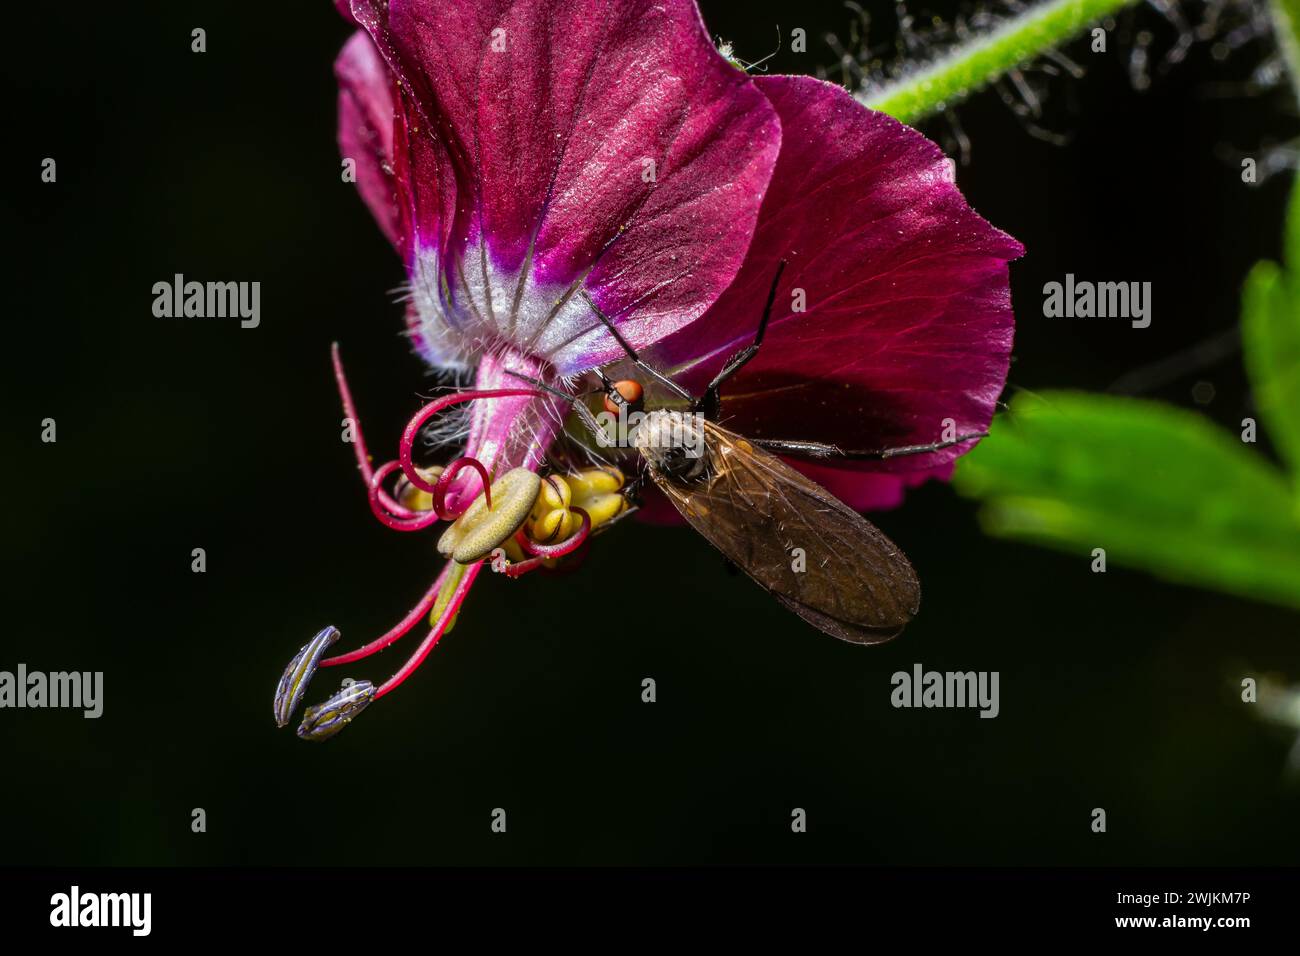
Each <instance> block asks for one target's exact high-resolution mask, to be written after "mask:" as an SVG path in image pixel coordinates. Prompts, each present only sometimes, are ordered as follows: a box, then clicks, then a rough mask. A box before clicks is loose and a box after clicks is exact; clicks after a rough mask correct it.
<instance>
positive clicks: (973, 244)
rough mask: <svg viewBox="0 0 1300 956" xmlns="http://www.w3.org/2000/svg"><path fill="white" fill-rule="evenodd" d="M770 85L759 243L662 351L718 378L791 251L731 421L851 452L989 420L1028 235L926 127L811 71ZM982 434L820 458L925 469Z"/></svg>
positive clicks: (736, 386) (869, 491)
mask: <svg viewBox="0 0 1300 956" xmlns="http://www.w3.org/2000/svg"><path fill="white" fill-rule="evenodd" d="M757 83H758V85H759V87H760V89H762V90H763V92H764V93H766V94H767V96H768V98H769V99H770V100H771V102H772V105H773V106H775V107H776V110H777V113H778V114H779V115H780V118H781V124H782V130H783V134H782V149H781V156H780V159H779V161H778V163H777V168H776V171H775V173H774V174H773V176H772V181H771V184H770V185H769V187H768V190H767V195H766V197H765V199H764V202H763V208H762V212H761V213H760V216H759V224H758V228H757V230H756V231H755V234H754V241H753V243H752V245H751V248H750V252H749V256H748V257H747V258H746V260H745V265H744V267H743V268H742V269H741V272H740V274H739V275H738V276H737V277H736V281H735V282H734V283H732V285H731V287H730V288H729V289H728V290H727V291H726V293H724V294H723V296H722V297H721V298H719V299H718V301H717V302H715V303H714V305H713V307H712V308H710V309H709V311H708V312H707V313H706V314H705V315H704V317H703V318H701V319H700V320H699V321H697V322H696V323H694V324H692V325H691V326H689V327H687V328H685V329H683V330H682V331H680V332H678V333H677V334H675V335H674V336H672V337H671V338H669V339H667V340H665V341H664V342H662V343H660V344H659V345H658V346H656V347H655V349H654V350H653V355H654V358H655V359H656V361H657V362H658V363H659V364H660V366H661V367H667V366H678V367H679V368H682V369H684V370H685V371H686V374H685V376H684V378H685V381H686V382H687V383H688V384H689V387H691V388H693V389H695V390H697V391H698V390H700V389H702V388H703V386H704V385H705V384H706V383H707V382H708V380H709V379H710V378H711V377H712V375H713V374H714V373H715V372H716V371H717V370H718V368H720V367H721V365H722V364H723V362H724V361H725V360H726V359H727V358H728V357H729V356H730V355H731V354H733V353H734V352H736V351H739V350H740V349H742V348H744V347H745V346H747V345H749V344H750V342H751V341H752V340H753V336H754V332H755V329H756V328H757V324H758V321H759V318H760V316H761V315H762V310H763V304H764V302H765V300H766V297H767V294H768V290H769V288H770V286H771V282H772V278H773V276H774V274H775V272H776V268H777V263H778V262H779V261H780V260H781V259H783V258H784V259H786V260H788V263H789V264H788V266H787V268H786V270H785V274H784V276H783V278H782V281H781V288H780V291H779V292H778V295H777V298H776V307H775V309H774V311H773V314H772V320H771V325H770V326H769V328H768V333H767V338H766V341H765V342H764V344H763V346H762V349H761V351H760V352H759V355H758V357H757V358H756V359H754V360H753V361H752V362H750V363H749V365H748V366H746V367H745V369H744V370H743V371H742V372H740V373H739V374H738V375H736V377H735V378H733V379H731V380H730V382H728V383H727V385H726V386H724V389H723V403H722V410H723V422H724V424H726V426H727V427H728V428H732V429H734V430H736V431H738V432H741V433H742V434H747V435H750V436H760V437H768V438H784V439H803V440H808V441H820V442H828V443H832V444H836V445H839V446H840V447H842V448H849V449H882V448H891V447H899V446H903V445H917V444H925V443H930V442H934V441H938V440H939V439H940V438H941V437H943V429H944V419H949V418H950V419H952V420H953V424H954V426H955V433H956V434H965V433H970V432H976V433H978V432H982V431H983V430H984V429H985V428H986V427H987V426H988V423H989V421H990V419H991V418H992V416H993V411H994V405H995V402H996V400H997V398H998V395H999V394H1000V393H1001V391H1002V388H1003V384H1004V382H1005V380H1006V374H1007V367H1008V363H1009V359H1010V352H1011V340H1012V332H1013V317H1012V312H1011V302H1010V292H1009V287H1008V278H1007V261H1008V260H1009V259H1013V258H1015V257H1017V256H1019V255H1020V254H1021V253H1022V252H1023V249H1022V247H1021V246H1020V244H1019V243H1017V242H1016V241H1015V240H1014V239H1012V238H1011V237H1010V236H1007V235H1006V234H1004V233H1002V232H1000V231H998V230H997V229H995V228H993V227H992V226H991V225H989V224H988V223H987V222H985V221H984V220H983V219H981V218H980V217H979V216H978V215H976V214H975V213H974V212H973V211H972V210H971V209H970V207H969V206H968V205H967V204H966V201H965V199H963V198H962V195H961V193H960V192H959V191H958V189H957V187H956V185H954V183H953V172H952V164H951V163H950V162H949V161H948V160H947V159H946V158H945V157H944V156H943V154H942V152H941V151H940V150H939V148H938V147H937V146H935V145H934V144H933V143H931V142H930V141H929V140H927V139H925V137H923V136H922V135H921V134H920V133H918V132H916V131H915V130H912V129H909V128H908V127H906V126H903V125H902V124H900V123H898V122H897V121H895V120H893V119H891V118H889V117H888V116H885V115H883V114H880V113H874V112H872V111H870V110H867V109H866V108H864V107H863V106H861V105H860V104H858V103H857V102H855V101H854V100H853V99H852V98H851V97H850V96H849V95H848V94H847V93H845V92H844V90H842V89H840V88H839V87H836V86H832V85H830V84H828V83H823V82H821V81H818V80H815V79H812V78H809V77H788V76H773V77H762V78H759V79H758V80H757ZM795 289H802V290H804V293H805V295H806V300H807V301H806V311H804V312H802V313H798V312H793V311H792V303H793V290H795ZM969 448H970V445H969V444H966V445H961V446H956V447H951V448H948V449H945V450H943V451H939V452H934V453H930V454H926V455H918V456H911V457H900V458H895V459H891V460H889V461H885V462H865V463H854V464H847V463H842V462H841V463H837V464H829V463H827V464H821V463H819V464H818V465H817V470H818V471H819V473H820V474H821V476H822V478H823V479H824V480H825V481H826V482H827V483H829V484H837V483H836V481H835V480H834V476H835V475H836V473H841V474H842V473H846V472H847V473H849V474H850V475H851V474H852V473H854V472H862V471H871V472H891V473H898V472H903V473H913V474H916V473H925V472H929V471H931V470H932V469H934V468H936V467H938V466H943V465H945V464H947V463H949V462H952V461H953V460H954V459H955V458H956V457H957V456H958V455H960V454H961V453H963V452H964V451H966V450H968V449H969ZM852 487H853V483H852V479H850V481H849V484H848V485H847V486H838V490H840V491H841V493H842V494H844V495H845V498H846V500H849V501H850V502H851V503H855V504H856V503H858V501H859V500H862V501H870V500H878V499H882V498H884V499H888V498H889V497H890V491H889V490H888V489H884V488H881V487H877V486H876V485H874V484H871V485H863V487H862V490H861V491H860V492H855V491H853V490H852ZM893 490H894V492H897V493H901V488H899V487H895V488H894V489H893Z"/></svg>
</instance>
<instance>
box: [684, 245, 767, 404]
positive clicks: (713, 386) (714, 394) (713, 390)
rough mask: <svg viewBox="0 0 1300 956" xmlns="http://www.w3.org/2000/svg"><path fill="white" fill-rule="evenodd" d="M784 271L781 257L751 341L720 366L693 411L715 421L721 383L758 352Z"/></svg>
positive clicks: (719, 400) (720, 400) (720, 402)
mask: <svg viewBox="0 0 1300 956" xmlns="http://www.w3.org/2000/svg"><path fill="white" fill-rule="evenodd" d="M784 271H785V260H784V259H782V260H781V261H780V262H779V263H777V267H776V275H774V276H773V277H772V288H771V289H769V290H768V293H767V304H766V305H765V306H763V317H762V318H761V319H759V321H758V332H756V333H755V334H754V341H753V343H752V344H751V345H749V347H748V348H746V349H744V350H743V351H740V352H737V353H736V354H735V355H733V356H732V357H731V358H729V359H728V360H727V364H726V365H724V366H723V367H722V371H720V372H719V373H718V374H717V375H715V376H714V377H713V381H712V382H710V383H709V387H708V388H706V389H705V390H704V394H703V395H701V396H700V397H699V398H698V399H696V400H695V402H694V403H693V404H692V406H691V408H692V410H693V411H697V412H700V413H701V414H703V415H704V417H705V418H707V419H708V420H709V421H711V422H716V421H717V420H718V415H719V414H720V412H721V411H722V395H721V389H722V384H723V383H724V382H725V381H726V380H727V379H729V378H731V376H733V375H735V374H736V373H737V372H739V371H740V370H741V369H742V368H744V367H745V364H746V363H747V362H748V361H749V360H750V359H752V358H753V357H754V356H755V355H757V354H758V349H759V346H761V345H762V344H763V335H764V334H765V333H766V332H767V323H768V321H769V320H770V319H771V318H772V305H773V303H775V302H776V290H777V287H778V286H779V285H780V284H781V273H783V272H784Z"/></svg>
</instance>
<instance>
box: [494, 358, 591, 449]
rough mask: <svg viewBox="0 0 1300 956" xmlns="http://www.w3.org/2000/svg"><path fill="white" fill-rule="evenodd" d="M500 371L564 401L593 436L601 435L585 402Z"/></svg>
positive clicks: (529, 378)
mask: <svg viewBox="0 0 1300 956" xmlns="http://www.w3.org/2000/svg"><path fill="white" fill-rule="evenodd" d="M502 371H504V372H505V373H506V374H507V375H509V376H511V377H512V378H517V379H520V380H521V381H524V382H527V383H528V384H529V385H531V386H533V387H534V388H540V389H541V390H542V391H544V392H547V393H548V394H550V395H554V396H555V397H556V398H561V399H563V400H564V401H566V402H568V403H569V405H570V406H572V408H573V410H574V411H575V412H576V413H577V415H578V418H579V419H580V420H581V421H582V423H583V424H584V425H586V426H587V428H589V429H590V430H591V433H592V434H593V435H599V434H601V427H600V422H598V421H596V416H595V415H593V414H591V409H590V408H588V407H587V404H586V402H581V401H579V400H578V396H575V395H570V394H568V393H567V392H562V391H560V390H559V389H558V388H553V387H552V386H550V385H547V384H546V383H545V382H541V381H538V380H537V379H535V378H531V377H530V376H527V375H524V374H522V373H520V372H512V371H510V369H503V370H502ZM602 377H603V376H602Z"/></svg>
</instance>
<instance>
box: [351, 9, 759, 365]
mask: <svg viewBox="0 0 1300 956" xmlns="http://www.w3.org/2000/svg"><path fill="white" fill-rule="evenodd" d="M352 11H353V14H354V16H355V17H356V18H357V20H358V21H359V22H360V23H362V25H363V26H365V27H366V29H367V30H368V31H369V32H370V34H371V35H372V37H373V38H374V41H375V44H376V46H377V47H378V49H379V50H380V52H381V54H382V55H383V56H384V58H385V60H386V61H387V63H388V65H389V68H390V69H391V71H392V72H393V74H394V75H395V76H396V77H397V80H398V82H399V85H400V96H399V99H400V100H401V101H402V102H401V103H399V104H398V114H399V123H398V132H397V134H396V136H395V140H396V143H395V160H396V162H395V164H394V165H395V168H396V169H397V176H398V180H399V189H404V190H405V193H406V194H407V195H408V196H409V197H413V198H414V199H415V200H418V202H417V203H416V204H417V205H419V206H420V211H419V213H418V214H417V215H415V216H413V217H412V221H411V225H410V240H409V241H408V243H407V245H408V247H409V248H408V253H409V255H408V267H409V268H410V270H411V272H412V280H413V285H414V286H415V299H414V301H415V303H416V305H417V307H418V310H419V315H420V334H421V336H422V337H423V338H426V339H428V340H429V342H428V344H427V346H426V351H427V352H429V353H431V354H434V355H449V354H450V353H452V352H453V351H455V348H456V347H457V346H459V347H460V348H461V350H462V351H463V352H464V353H466V354H467V356H470V357H476V356H477V355H478V354H479V353H480V352H482V351H485V350H487V349H489V348H491V347H492V343H494V342H501V343H504V344H509V345H511V346H513V347H514V348H516V349H519V350H521V351H529V352H533V353H534V354H537V355H539V356H542V357H544V358H547V359H548V360H549V361H550V362H551V364H552V365H553V366H554V367H555V369H556V370H557V371H558V372H559V373H560V374H568V373H573V372H577V371H580V370H582V369H585V368H588V367H591V366H592V365H595V364H598V363H601V362H606V361H610V360H613V359H615V358H617V357H618V355H619V354H620V352H619V349H618V346H617V345H616V343H614V342H613V341H612V340H611V338H610V336H609V335H608V334H607V333H606V332H605V330H604V329H603V328H601V326H600V324H599V322H598V321H597V320H596V318H595V316H594V315H593V314H592V312H591V310H590V308H589V307H588V305H587V303H586V302H585V300H584V299H583V298H582V297H581V296H579V295H577V293H578V291H579V290H586V291H587V292H589V293H590V295H591V296H592V298H593V300H594V301H595V302H596V303H597V304H598V305H599V306H600V307H601V308H602V309H603V310H604V311H605V312H607V313H608V314H609V315H610V316H611V317H612V318H613V319H614V321H615V322H617V323H618V324H619V325H620V328H621V329H622V331H623V332H624V334H625V335H626V336H627V337H628V339H629V340H630V341H631V342H632V343H633V344H634V345H635V346H638V347H643V346H645V345H647V344H649V343H651V342H653V341H656V340H657V339H659V338H661V337H663V336H664V335H667V334H669V333H671V332H672V331H674V330H676V329H679V328H681V327H683V326H684V325H686V324H688V323H690V322H691V321H692V320H694V319H695V318H697V317H698V316H700V315H701V314H702V313H703V312H704V310H705V309H707V308H708V306H709V304H710V303H711V302H712V301H713V300H714V299H716V298H717V296H718V295H719V294H720V293H721V292H722V290H723V289H724V288H725V287H726V286H727V284H728V283H729V282H730V281H731V280H732V278H733V277H734V276H735V274H736V271H737V270H738V268H739V267H740V263H741V261H742V260H743V258H744V254H745V250H746V248H747V246H748V244H749V240H750V236H751V234H752V231H753V227H754V223H755V221H756V217H757V214H758V208H759V204H760V202H761V200H762V195H763V190H764V189H765V187H766V185H767V182H768V179H769V178H770V176H771V172H772V167H773V164H774V162H775V160H776V154H777V151H778V148H779V140H780V124H779V122H778V120H777V118H776V113H775V111H774V110H773V109H772V107H771V106H770V105H769V104H768V102H767V99H766V97H764V96H763V94H762V93H760V92H759V91H758V89H757V88H756V87H755V86H754V84H753V83H752V81H751V80H750V79H749V78H748V77H747V76H746V75H745V74H744V73H743V72H741V71H739V70H736V69H735V68H733V67H732V66H730V65H729V64H727V63H726V61H725V60H723V59H722V57H720V56H719V55H718V54H717V52H716V51H715V50H714V49H713V47H712V44H711V43H710V42H709V38H708V36H707V34H706V32H705V30H704V27H703V24H702V23H701V22H700V18H699V14H698V11H697V10H696V7H695V4H694V2H693V0H658V2H655V0H474V2H469V0H466V2H459V3H447V2H434V0H392V2H391V3H389V4H388V5H387V7H385V6H384V5H383V4H381V3H378V2H376V0H354V2H353V4H352ZM417 113H418V116H417ZM403 128H404V132H403ZM404 151H405V152H409V153H410V161H409V162H408V163H407V165H406V167H405V168H403V166H402V160H401V154H402V153H403V152H404ZM422 154H423V155H422ZM449 173H450V174H452V175H450V176H449V175H448V174H449ZM404 177H405V178H409V179H411V182H409V183H407V184H406V185H405V186H403V184H402V182H401V180H402V179H403V178H404ZM435 194H436V195H435ZM448 196H451V197H452V199H451V201H448ZM432 210H437V211H439V212H440V213H441V214H442V215H440V216H438V217H436V222H434V223H433V225H432V227H431V226H430V223H429V220H430V219H431V218H432V217H430V215H429V213H430V212H431V211H432ZM452 210H454V212H453V213H452V214H450V215H447V214H448V213H449V211H452Z"/></svg>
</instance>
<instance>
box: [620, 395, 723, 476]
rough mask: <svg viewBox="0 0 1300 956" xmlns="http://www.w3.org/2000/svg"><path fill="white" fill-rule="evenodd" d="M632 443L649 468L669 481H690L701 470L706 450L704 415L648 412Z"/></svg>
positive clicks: (704, 465) (704, 467) (707, 456)
mask: <svg viewBox="0 0 1300 956" xmlns="http://www.w3.org/2000/svg"><path fill="white" fill-rule="evenodd" d="M632 445H633V447H634V448H636V450H637V451H638V452H640V453H641V456H642V457H643V458H645V460H646V462H647V463H649V465H650V467H651V468H653V469H654V470H655V471H657V472H659V474H661V475H663V476H664V477H665V478H667V479H669V480H671V481H677V482H682V481H692V480H694V479H696V478H699V477H700V476H701V475H703V474H704V473H705V470H706V468H707V466H708V461H709V453H708V452H709V449H708V445H707V439H706V432H705V430H704V416H703V415H700V414H699V413H697V412H677V411H668V410H666V409H659V410H657V411H653V412H650V413H648V414H647V415H646V416H645V418H644V419H643V420H642V421H641V424H640V425H639V426H638V427H637V429H636V432H635V434H634V435H633V437H632Z"/></svg>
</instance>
